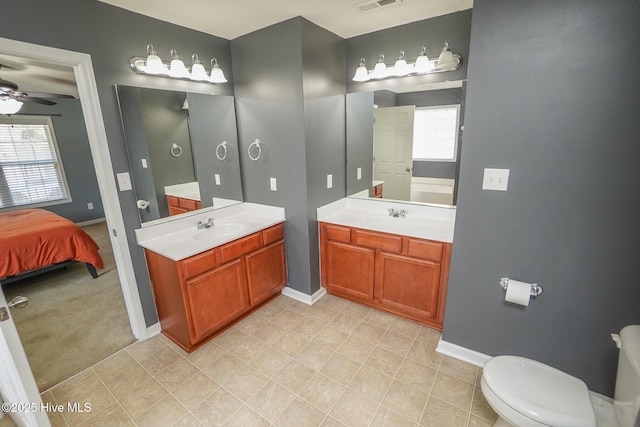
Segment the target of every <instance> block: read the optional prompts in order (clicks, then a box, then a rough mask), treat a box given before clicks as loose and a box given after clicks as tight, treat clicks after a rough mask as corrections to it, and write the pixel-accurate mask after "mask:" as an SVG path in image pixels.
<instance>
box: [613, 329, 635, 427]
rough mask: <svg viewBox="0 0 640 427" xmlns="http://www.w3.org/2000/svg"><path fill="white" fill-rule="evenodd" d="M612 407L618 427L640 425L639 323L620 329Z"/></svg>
mask: <svg viewBox="0 0 640 427" xmlns="http://www.w3.org/2000/svg"><path fill="white" fill-rule="evenodd" d="M613 398H614V409H615V412H616V418H617V420H618V424H619V425H620V427H634V426H636V425H637V424H636V422H638V423H639V424H638V425H640V420H637V418H638V416H639V415H638V410H639V409H640V325H630V326H625V327H624V328H623V329H622V330H621V331H620V354H619V356H618V373H617V375H616V388H615V394H614V396H613Z"/></svg>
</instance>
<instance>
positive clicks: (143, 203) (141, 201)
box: [136, 200, 149, 209]
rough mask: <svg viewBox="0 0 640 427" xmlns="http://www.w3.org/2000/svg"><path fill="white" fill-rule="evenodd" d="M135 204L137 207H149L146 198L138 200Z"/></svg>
mask: <svg viewBox="0 0 640 427" xmlns="http://www.w3.org/2000/svg"><path fill="white" fill-rule="evenodd" d="M136 204H137V205H138V209H147V208H148V207H149V202H148V201H146V200H138V202H137V203H136Z"/></svg>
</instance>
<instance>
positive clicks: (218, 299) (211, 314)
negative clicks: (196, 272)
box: [186, 258, 249, 341]
mask: <svg viewBox="0 0 640 427" xmlns="http://www.w3.org/2000/svg"><path fill="white" fill-rule="evenodd" d="M186 290H187V298H188V305H189V312H190V316H191V324H192V329H193V330H192V334H193V341H197V340H200V339H201V338H204V337H206V336H207V335H209V334H211V333H212V332H215V331H216V330H217V329H220V328H221V327H223V326H224V325H226V324H227V323H229V322H231V321H232V320H233V319H235V318H236V317H238V316H240V315H242V314H243V313H244V312H245V311H246V310H247V309H248V307H249V302H248V298H247V280H246V276H245V267H244V260H243V259H242V258H240V259H237V260H235V261H232V262H229V263H227V264H225V265H223V266H222V267H219V268H216V269H215V270H211V271H210V272H208V273H204V274H202V275H200V276H198V277H197V278H195V279H193V280H188V281H187V283H186Z"/></svg>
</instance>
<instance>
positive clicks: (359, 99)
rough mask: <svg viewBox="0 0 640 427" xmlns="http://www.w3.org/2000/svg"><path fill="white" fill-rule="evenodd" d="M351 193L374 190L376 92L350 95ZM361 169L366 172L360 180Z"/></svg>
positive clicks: (349, 175)
mask: <svg viewBox="0 0 640 427" xmlns="http://www.w3.org/2000/svg"><path fill="white" fill-rule="evenodd" d="M346 98H347V141H348V144H347V195H352V194H355V193H359V192H361V191H364V190H369V191H370V190H371V183H372V181H373V102H374V94H373V92H355V93H348V94H347V97H346ZM358 168H361V171H362V175H361V178H360V179H358Z"/></svg>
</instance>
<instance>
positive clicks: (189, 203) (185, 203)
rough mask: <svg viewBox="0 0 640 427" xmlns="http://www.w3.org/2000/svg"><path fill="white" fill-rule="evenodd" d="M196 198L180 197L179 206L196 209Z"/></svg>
mask: <svg viewBox="0 0 640 427" xmlns="http://www.w3.org/2000/svg"><path fill="white" fill-rule="evenodd" d="M196 202H197V200H192V199H182V198H181V199H180V207H181V208H184V209H191V210H193V209H196Z"/></svg>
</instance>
